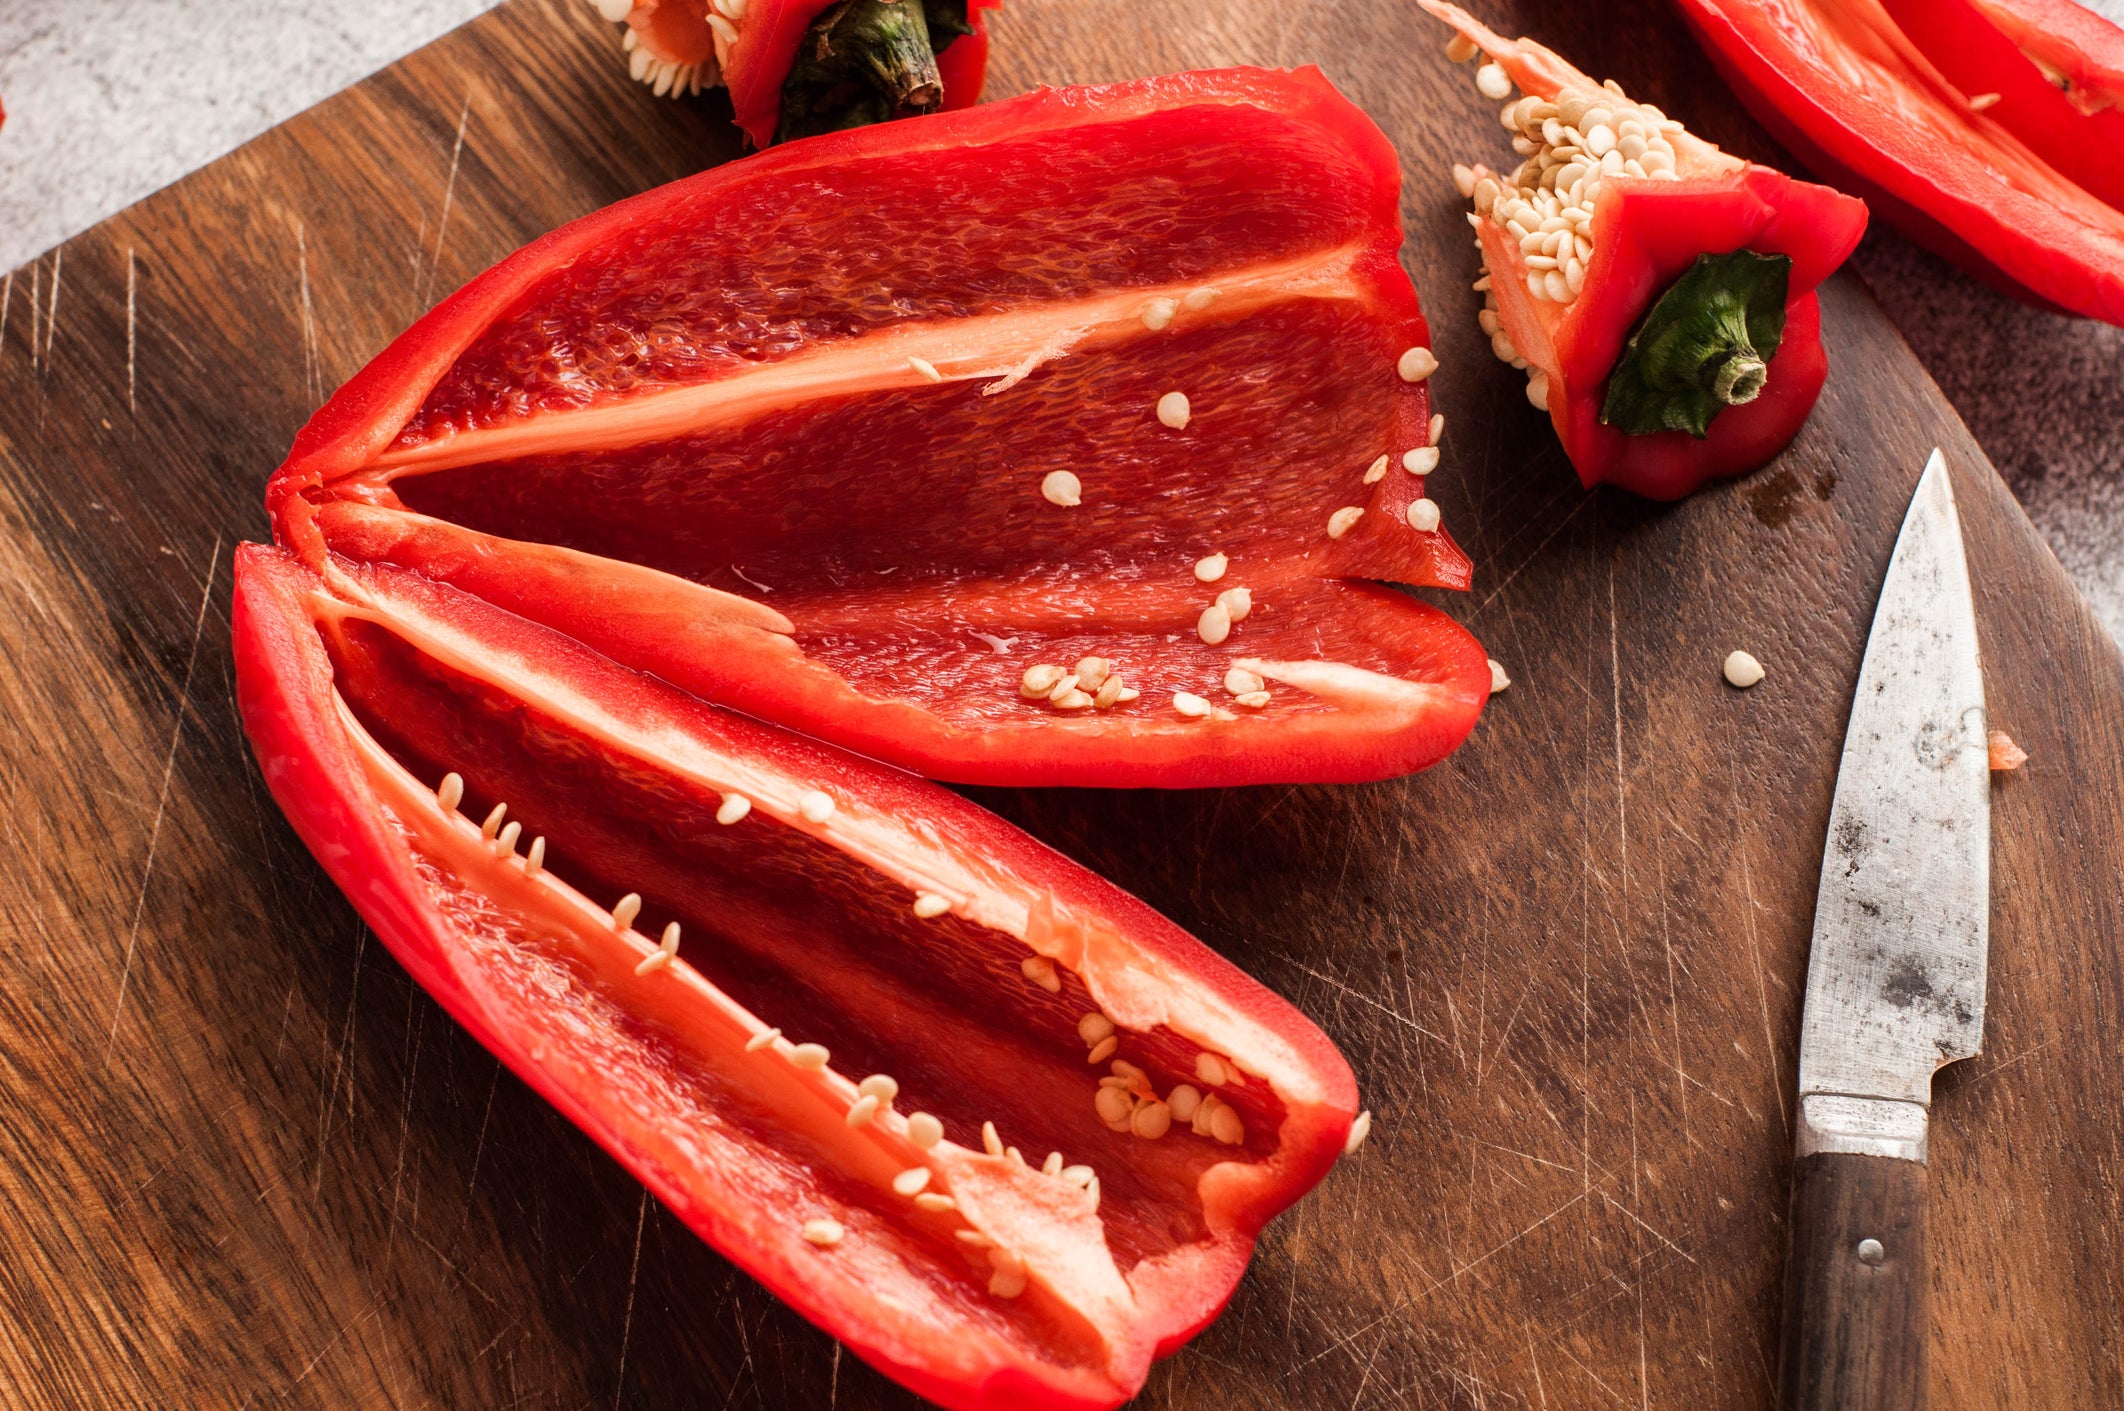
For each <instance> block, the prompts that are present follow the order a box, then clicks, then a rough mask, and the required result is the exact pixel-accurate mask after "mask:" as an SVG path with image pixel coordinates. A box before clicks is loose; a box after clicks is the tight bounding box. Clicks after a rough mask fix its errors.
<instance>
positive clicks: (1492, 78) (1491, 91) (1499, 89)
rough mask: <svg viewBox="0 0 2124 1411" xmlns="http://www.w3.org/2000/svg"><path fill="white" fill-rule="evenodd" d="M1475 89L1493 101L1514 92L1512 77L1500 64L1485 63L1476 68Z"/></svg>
mask: <svg viewBox="0 0 2124 1411" xmlns="http://www.w3.org/2000/svg"><path fill="white" fill-rule="evenodd" d="M1475 91H1476V92H1477V93H1480V94H1481V95H1482V96H1483V97H1485V98H1488V99H1491V100H1492V101H1499V100H1502V99H1504V98H1506V97H1508V96H1510V94H1511V92H1512V77H1511V75H1510V74H1507V73H1506V72H1505V71H1504V68H1503V67H1502V66H1501V65H1498V64H1484V65H1483V66H1482V67H1481V68H1479V69H1477V70H1475Z"/></svg>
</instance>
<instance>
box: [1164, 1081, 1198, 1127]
mask: <svg viewBox="0 0 2124 1411" xmlns="http://www.w3.org/2000/svg"><path fill="white" fill-rule="evenodd" d="M1165 1105H1166V1106H1167V1107H1169V1108H1171V1109H1172V1113H1173V1120H1174V1121H1176V1122H1192V1121H1194V1120H1195V1109H1196V1108H1198V1107H1200V1106H1201V1105H1202V1094H1201V1092H1200V1091H1198V1090H1197V1089H1196V1087H1195V1085H1194V1084H1193V1083H1182V1084H1180V1085H1179V1086H1178V1087H1176V1088H1174V1089H1173V1090H1172V1091H1171V1092H1169V1093H1167V1094H1166V1095H1165Z"/></svg>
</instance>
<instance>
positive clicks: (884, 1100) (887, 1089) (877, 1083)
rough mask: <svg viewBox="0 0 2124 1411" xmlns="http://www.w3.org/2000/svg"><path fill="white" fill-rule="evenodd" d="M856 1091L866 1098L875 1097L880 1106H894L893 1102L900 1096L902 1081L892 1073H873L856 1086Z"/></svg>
mask: <svg viewBox="0 0 2124 1411" xmlns="http://www.w3.org/2000/svg"><path fill="white" fill-rule="evenodd" d="M856 1091H857V1092H859V1093H861V1094H862V1095H863V1096H864V1097H874V1098H876V1099H877V1100H878V1103H879V1105H880V1106H883V1107H890V1106H892V1100H893V1099H894V1098H896V1097H898V1096H899V1095H900V1080H899V1079H898V1078H895V1077H893V1076H892V1075H891V1074H890V1073H873V1074H871V1075H870V1076H869V1077H867V1078H865V1079H864V1080H863V1081H862V1082H860V1083H857V1084H856Z"/></svg>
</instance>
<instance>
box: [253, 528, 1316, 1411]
mask: <svg viewBox="0 0 2124 1411" xmlns="http://www.w3.org/2000/svg"><path fill="white" fill-rule="evenodd" d="M235 645H236V663H237V685H238V701H239V705H240V708H241V710H242V713H243V719H244V724H245V728H246V729H247V731H248V732H249V734H250V736H251V740H252V743H253V745H254V747H255V749H256V750H257V754H258V758H259V761H260V763H261V765H262V766H263V769H264V773H265V777H266V780H267V782H268V783H269V785H270V786H271V788H272V792H273V795H274V797H275V798H276V799H277V800H278V801H279V803H280V805H281V807H282V808H283V809H284V810H285V811H286V813H287V816H288V818H289V819H290V820H291V821H292V822H293V823H294V825H295V828H296V831H297V832H298V833H300V834H301V835H302V837H303V840H304V841H305V842H306V843H307V844H308V845H309V847H310V849H311V851H312V852H313V853H315V855H316V856H317V858H318V860H319V861H320V862H321V863H323V865H324V866H325V869H326V870H327V871H328V872H330V873H331V875H332V877H333V879H334V880H335V881H336V882H337V883H338V884H339V885H340V887H341V888H342V889H343V890H344V891H345V892H346V893H347V895H348V896H349V897H350V898H351V899H352V900H353V902H354V903H355V905H356V907H357V908H358V909H359V910H360V912H361V914H362V915H363V917H364V918H366V919H367V921H368V922H369V924H370V925H371V926H372V927H373V928H374V929H375V931H376V934H377V935H378V936H379V937H381V938H382V940H383V941H384V943H385V944H386V945H387V946H389V948H390V950H391V952H392V954H393V955H395V956H396V957H397V958H398V960H399V961H400V962H401V963H403V964H404V966H405V967H406V969H407V970H408V971H409V972H410V973H411V974H412V975H413V977H414V978H415V979H416V980H418V981H419V982H420V984H421V985H422V986H423V987H424V988H425V989H426V990H427V991H428V992H429V993H430V994H432V995H433V996H434V997H435V998H436V999H437V1000H438V1001H439V1002H440V1003H441V1004H442V1005H443V1006H444V1007H445V1008H446V1009H447V1010H448V1011H449V1012H450V1013H451V1014H452V1015H453V1016H454V1017H455V1018H456V1019H457V1020H458V1021H459V1022H461V1023H463V1024H464V1025H465V1026H466V1027H467V1028H468V1029H470V1030H471V1031H472V1033H473V1034H474V1035H475V1036H476V1037H477V1038H478V1039H479V1040H480V1041H481V1042H482V1043H484V1044H485V1045H486V1046H487V1047H488V1048H489V1049H491V1050H492V1051H493V1052H494V1053H495V1054H496V1055H497V1056H498V1057H500V1058H501V1059H502V1061H504V1062H505V1063H507V1064H508V1065H509V1067H510V1068H511V1069H512V1070H513V1071H515V1072H516V1073H517V1074H518V1075H519V1076H521V1077H522V1078H523V1079H524V1080H525V1081H526V1082H528V1083H529V1084H530V1085H531V1086H532V1087H533V1088H535V1089H537V1090H538V1092H539V1093H541V1094H542V1095H543V1096H544V1097H546V1098H547V1099H548V1100H549V1101H551V1102H552V1103H553V1104H554V1105H555V1106H556V1107H558V1108H559V1109H560V1110H561V1111H563V1112H565V1113H566V1114H567V1115H568V1116H569V1117H570V1118H571V1119H572V1120H573V1121H574V1122H575V1123H576V1124H577V1125H579V1126H580V1127H581V1128H582V1129H583V1130H584V1131H585V1132H587V1133H588V1134H589V1135H590V1136H591V1137H593V1138H594V1139H595V1140H596V1141H598V1142H599V1143H600V1144H601V1145H602V1146H604V1147H605V1148H606V1149H607V1150H608V1151H610V1152H611V1153H612V1154H613V1155H614V1156H615V1157H617V1158H618V1159H619V1160H620V1161H621V1162H622V1163H623V1164H625V1165H626V1166H627V1167H628V1169H629V1170H631V1171H632V1172H633V1173H634V1174H635V1175H636V1176H638V1177H639V1178H640V1179H641V1180H642V1181H643V1183H644V1184H646V1185H647V1186H648V1187H649V1189H651V1190H652V1191H654V1192H655V1193H656V1195H657V1197H658V1199H660V1200H661V1201H663V1202H664V1204H665V1205H666V1206H667V1207H668V1208H669V1209H670V1210H671V1211H672V1212H673V1213H674V1214H676V1215H678V1216H679V1217H680V1218H681V1219H682V1220H684V1221H685V1222H686V1223H687V1224H688V1225H689V1226H691V1227H692V1228H693V1229H694V1230H695V1231H696V1232H698V1233H699V1234H700V1236H701V1237H702V1238H703V1239H705V1240H707V1241H709V1242H710V1243H711V1244H713V1245H714V1246H715V1247H716V1248H718V1249H719V1250H721V1251H722V1252H723V1253H724V1254H726V1255H728V1256H729V1257H730V1258H731V1259H732V1260H734V1261H735V1262H736V1263H738V1264H739V1265H741V1266H742V1267H743V1268H745V1269H746V1270H748V1271H749V1272H750V1273H752V1274H753V1275H754V1276H755V1277H757V1278H758V1279H760V1280H761V1282H763V1283H764V1284H766V1285H767V1286H768V1287H769V1288H771V1289H773V1290H774V1291H775V1292H776V1293H777V1294H779V1295H780V1296H781V1297H782V1298H784V1299H785V1300H787V1301H788V1302H789V1303H790V1304H791V1305H792V1306H794V1307H795V1308H796V1309H798V1310H799V1311H800V1312H802V1313H803V1314H804V1315H805V1316H806V1317H808V1318H810V1319H811V1320H812V1321H814V1322H816V1323H817V1324H818V1325H819V1326H820V1327H822V1328H824V1329H825V1330H826V1331H827V1332H829V1333H831V1334H832V1335H833V1336H834V1337H836V1338H838V1339H840V1340H841V1341H843V1342H845V1343H846V1344H847V1345H848V1346H849V1347H850V1348H851V1349H853V1350H854V1351H855V1352H856V1353H857V1354H858V1355H860V1356H861V1357H863V1358H864V1359H865V1360H867V1361H869V1362H870V1363H872V1364H873V1365H875V1366H876V1367H878V1368H879V1369H880V1370H882V1371H884V1372H885V1373H886V1374H887V1375H889V1376H891V1377H893V1378H895V1379H896V1380H898V1381H900V1382H902V1383H904V1384H905V1385H907V1386H908V1387H910V1388H912V1389H913V1390H915V1391H917V1392H919V1393H920V1394H922V1395H924V1396H926V1397H929V1398H931V1399H933V1400H935V1401H938V1402H941V1403H942V1404H944V1405H946V1406H949V1407H961V1408H992V1411H1025V1408H1050V1407H1052V1408H1064V1407H1067V1408H1090V1407H1110V1406H1114V1405H1116V1404H1118V1403H1119V1402H1121V1401H1123V1400H1125V1399H1126V1398H1127V1397H1129V1396H1130V1395H1132V1394H1133V1393H1134V1392H1135V1391H1136V1390H1137V1388H1139V1387H1140V1386H1141V1385H1142V1383H1143V1379H1144V1375H1145V1372H1146V1369H1147V1368H1148V1366H1149V1363H1150V1361H1151V1359H1152V1358H1153V1357H1154V1356H1157V1355H1159V1354H1161V1353H1164V1352H1169V1351H1171V1350H1172V1349H1173V1348H1174V1347H1176V1346H1177V1345H1178V1344H1179V1343H1180V1342H1182V1341H1183V1340H1185V1339H1186V1338H1187V1337H1188V1336H1190V1335H1191V1334H1192V1333H1193V1332H1195V1331H1196V1330H1197V1329H1198V1328H1200V1327H1201V1326H1202V1325H1203V1324H1205V1323H1206V1322H1208V1321H1209V1320H1210V1319H1211V1318H1212V1317H1214V1316H1215V1315H1216V1313H1217V1312H1218V1310H1219V1309H1220V1308H1221V1307H1222V1306H1223V1305H1224V1303H1225V1301H1226V1300H1227V1299H1228V1298H1229V1297H1230V1295H1231V1292H1232V1289H1233V1287H1234V1285H1235V1284H1236V1282H1237V1281H1238V1278H1239V1276H1240V1274H1241V1272H1242V1270H1243V1269H1244V1266H1245V1264H1246V1261H1247V1258H1248V1255H1249V1252H1250V1251H1251V1248H1252V1245H1253V1240H1254V1237H1255V1234H1256V1232H1257V1231H1258V1230H1259V1229H1260V1228H1261V1225H1262V1223H1263V1222H1264V1221H1266V1220H1267V1219H1268V1218H1269V1217H1270V1216H1272V1215H1273V1214H1275V1213H1276V1212H1277V1211H1278V1210H1280V1209H1282V1208H1283V1207H1284V1206H1285V1205H1287V1204H1289V1203H1290V1202H1291V1201H1292V1200H1293V1199H1295V1198H1296V1197H1297V1196H1299V1195H1300V1194H1302V1193H1303V1192H1304V1191H1305V1190H1306V1189H1307V1188H1308V1187H1310V1186H1311V1185H1312V1184H1313V1183H1314V1182H1315V1181H1317V1180H1319V1179H1320V1177H1321V1176H1322V1175H1323V1174H1324V1173H1325V1172H1326V1171H1327V1169H1328V1168H1329V1166H1330V1165H1331V1164H1332V1163H1333V1162H1334V1161H1335V1159H1336V1158H1337V1157H1338V1155H1340V1153H1341V1152H1342V1150H1343V1146H1344V1142H1345V1140H1346V1138H1347V1136H1348V1134H1349V1131H1350V1127H1351V1118H1352V1114H1353V1112H1354V1110H1355V1105H1356V1104H1355V1088H1354V1084H1353V1082H1352V1079H1351V1076H1350V1072H1349V1069H1348V1067H1347V1066H1346V1065H1345V1064H1344V1063H1343V1061H1342V1059H1341V1057H1340V1056H1339V1055H1338V1054H1337V1053H1336V1051H1335V1049H1334V1048H1333V1046H1332V1045H1330V1044H1329V1042H1328V1040H1327V1039H1326V1038H1325V1037H1324V1036H1322V1035H1321V1034H1320V1032H1319V1031H1318V1030H1316V1029H1315V1028H1314V1027H1313V1026H1312V1025H1311V1024H1309V1023H1307V1022H1306V1021H1305V1020H1304V1019H1303V1018H1302V1017H1301V1016H1300V1015H1299V1014H1298V1013H1297V1012H1296V1011H1294V1010H1293V1009H1291V1008H1290V1007H1289V1006H1288V1005H1286V1004H1284V1003H1283V1002H1282V1001H1280V1000H1278V999H1277V998H1276V997H1275V996H1273V995H1271V994H1269V993H1268V992H1267V991H1265V990H1263V989H1262V988H1261V987H1260V986H1259V985H1256V984H1254V983H1253V982H1252V981H1250V980H1248V979H1247V978H1246V977H1245V976H1244V975H1242V974H1241V973H1239V972H1238V971H1237V970H1235V969H1234V968H1233V967H1232V966H1230V965H1229V964H1227V963H1225V962H1224V961H1222V960H1220V959H1219V958H1218V957H1217V956H1215V955H1214V954H1212V953H1211V952H1209V951H1208V950H1206V949H1205V948H1204V947H1203V946H1202V945H1201V944H1199V943H1198V942H1196V941H1195V940H1193V939H1192V938H1191V937H1189V936H1187V935H1186V934H1185V933H1183V932H1182V931H1180V930H1179V929H1178V928H1177V927H1175V926H1173V925H1172V924H1171V923H1170V922H1167V921H1165V920H1164V919H1162V918H1161V917H1159V916H1157V915H1156V914H1155V913H1153V912H1152V911H1150V910H1149V909H1148V908H1147V907H1145V906H1144V905H1143V904H1142V903H1140V902H1138V901H1136V900H1134V899H1133V898H1131V897H1129V896H1128V895H1126V894H1125V893H1123V892H1121V891H1120V890H1118V889H1117V888H1115V887H1113V886H1111V885H1109V884H1108V883H1106V882H1103V881H1101V880H1100V879H1099V878H1097V877H1095V876H1093V875H1091V874H1090V873H1088V872H1086V871H1085V870H1084V869H1083V868H1081V867H1078V866H1076V865H1075V864H1073V863H1071V862H1069V861H1067V860H1066V859H1064V858H1062V857H1060V856H1058V855H1056V854H1055V853H1053V852H1050V851H1049V850H1048V849H1046V848H1044V847H1042V846H1040V845H1039V844H1037V843H1035V842H1033V841H1031V840H1030V839H1028V838H1026V837H1025V836H1024V835H1023V834H1021V833H1019V832H1018V831H1017V830H1015V829H1013V828H1011V827H1010V826H1009V825H1007V824H1005V823H1003V822H1001V821H1000V820H998V819H996V818H994V817H993V816H991V815H989V814H987V813H985V812H983V811H982V810H980V809H978V808H976V807H974V806H973V805H972V804H969V803H967V802H966V801H965V800H963V799H961V798H959V797H958V796H956V795H954V794H952V793H949V792H947V791H945V790H943V789H941V788H938V787H936V786H934V785H930V784H926V783H923V782H921V781H919V780H916V779H913V778H910V777H909V776H906V775H904V774H901V773H898V772H897V771H894V770H890V769H887V768H885V767H883V766H880V765H876V764H872V763H870V762H868V761H865V760H861V759H858V758H855V757H853V756H850V755H847V754H845V753H842V752H841V751H838V750H835V749H833V748H832V747H830V746H826V745H821V744H818V743H815V742H812V741H807V740H804V739H801V738H799V737H797V736H794V735H791V734H789V733H787V732H785V731H782V730H779V729H777V728H775V727H773V726H770V725H764V724H761V723H759V722H756V721H751V720H747V719H745V718H743V717H741V716H738V715H735V714H732V713H730V712H727V711H724V710H721V709H718V708H716V707H713V706H708V705H704V704H702V703H701V702H700V701H698V700H696V699H694V698H693V697H691V696H688V695H686V694H685V693H683V692H681V691H679V690H677V689H675V688H673V687H672V686H669V685H667V684H665V683H664V682H661V681H658V680H657V679H655V678H654V677H653V676H650V675H647V674H645V673H642V672H637V671H633V670H630V669H628V668H626V667H623V666H621V665H619V664H617V663H615V662H613V661H612V660H610V659H609V658H606V657H604V656H601V655H599V654H597V653H596V652H593V651H591V650H589V649H588V648H585V647H583V646H581V645H580V644H578V643H576V642H573V641H571V640H569V639H568V638H567V637H565V636H563V635H562V634H560V633H557V632H555V631H553V630H552V629H550V628H547V627H542V626H539V625H538V624H536V623H533V622H530V621H527V620H525V619H524V618H522V617H518V616H515V615H513V614H511V613H508V612H506V611H503V610H502V609H499V608H497V607H494V606H492V605H491V604H489V603H486V602H483V601H481V600H480V599H479V598H477V597H475V596H473V595H472V594H469V593H466V592H464V591H462V590H461V589H458V588H454V587H451V586H449V585H448V584H446V583H442V582H438V581H436V580H434V579H431V578H427V577H423V576H421V575H419V574H417V573H414V572H410V571H408V570H405V569H401V568H396V567H391V566H387V565H381V564H374V565H359V564H354V563H351V562H348V561H346V560H343V559H339V558H337V557H331V556H328V557H326V558H325V559H323V560H321V561H320V562H319V563H317V564H316V565H314V566H313V565H311V564H306V563H304V562H302V561H300V560H298V559H297V558H296V557H295V556H294V555H292V554H290V553H287V552H286V551H284V550H280V549H275V548H267V547H263V546H259V545H246V546H244V547H243V548H242V549H241V550H240V551H239V556H238V566H237V591H236V601H235ZM482 820H483V821H482ZM1087 1058H1089V1059H1091V1060H1095V1061H1094V1062H1089V1063H1088V1062H1087ZM1021 1152H1022V1153H1023V1156H1022V1158H1021V1156H1020V1153H1021ZM1049 1153H1059V1154H1058V1155H1050V1154H1049Z"/></svg>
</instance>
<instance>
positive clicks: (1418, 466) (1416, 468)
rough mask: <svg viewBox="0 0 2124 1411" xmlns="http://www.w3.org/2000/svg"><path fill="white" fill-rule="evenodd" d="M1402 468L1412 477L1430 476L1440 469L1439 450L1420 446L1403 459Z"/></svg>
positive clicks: (1407, 453) (1434, 447)
mask: <svg viewBox="0 0 2124 1411" xmlns="http://www.w3.org/2000/svg"><path fill="white" fill-rule="evenodd" d="M1401 467H1402V469H1404V470H1406V471H1407V472H1408V473H1409V474H1411V475H1429V474H1430V473H1431V472H1432V471H1434V470H1436V469H1438V448H1437V447H1436V446H1418V447H1417V448H1416V449H1415V450H1413V451H1409V452H1406V453H1405V454H1404V455H1403V456H1402V457H1401Z"/></svg>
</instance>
